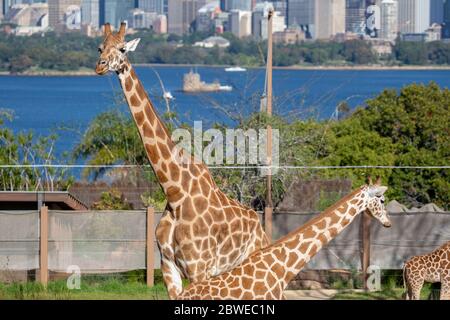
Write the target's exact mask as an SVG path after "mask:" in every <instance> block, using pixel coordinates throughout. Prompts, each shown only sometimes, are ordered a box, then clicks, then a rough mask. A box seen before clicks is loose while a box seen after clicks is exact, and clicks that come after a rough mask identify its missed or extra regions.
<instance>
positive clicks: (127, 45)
mask: <svg viewBox="0 0 450 320" xmlns="http://www.w3.org/2000/svg"><path fill="white" fill-rule="evenodd" d="M140 41H141V38H137V39H134V40H131V41H128V42H127V43H125V47H124V49H125V51H126V52H133V51H134V50H136V48H137V46H138V44H139V42H140Z"/></svg>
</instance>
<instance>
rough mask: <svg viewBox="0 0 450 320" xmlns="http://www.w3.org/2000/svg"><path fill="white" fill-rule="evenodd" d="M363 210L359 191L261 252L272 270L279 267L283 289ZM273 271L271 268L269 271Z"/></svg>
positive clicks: (362, 200)
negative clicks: (273, 265)
mask: <svg viewBox="0 0 450 320" xmlns="http://www.w3.org/2000/svg"><path fill="white" fill-rule="evenodd" d="M366 207H367V196H366V193H365V192H364V190H363V189H359V190H356V191H354V192H353V193H351V194H350V195H348V196H346V197H345V198H343V199H341V200H340V201H338V202H337V203H336V204H334V205H333V206H332V207H330V208H328V209H326V210H325V211H324V212H322V213H321V214H320V215H318V216H317V217H316V218H314V219H312V220H310V221H309V222H308V223H306V224H305V225H303V226H301V227H300V228H298V229H297V230H295V231H293V232H291V233H289V234H288V235H286V236H285V237H283V238H281V239H280V240H278V241H277V242H275V243H274V244H272V245H271V246H270V247H268V248H267V249H265V250H263V251H267V252H265V253H263V255H264V257H267V259H268V260H270V261H273V259H274V257H275V263H277V265H275V268H278V270H279V268H280V266H281V268H283V269H284V270H283V271H282V274H283V276H282V277H280V278H279V280H280V281H284V288H286V286H287V285H288V283H289V282H290V281H291V280H292V278H293V277H295V276H296V275H297V274H298V273H299V272H300V271H301V270H302V269H303V267H304V266H305V264H307V263H308V262H309V260H310V259H311V258H312V257H313V256H314V255H315V254H316V253H317V252H318V251H319V250H320V249H321V248H322V247H323V246H325V245H326V244H327V243H329V242H330V241H331V240H333V239H334V238H335V237H336V236H337V235H338V234H339V233H341V232H342V231H343V230H344V229H345V228H346V227H347V226H348V225H349V224H350V223H351V222H352V221H353V220H354V219H355V217H356V216H357V215H358V214H359V213H361V212H362V211H364V210H365V209H366ZM270 269H272V270H273V268H270Z"/></svg>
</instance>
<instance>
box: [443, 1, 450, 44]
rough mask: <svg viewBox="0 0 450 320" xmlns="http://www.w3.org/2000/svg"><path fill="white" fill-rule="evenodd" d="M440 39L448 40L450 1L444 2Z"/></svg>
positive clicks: (449, 35)
mask: <svg viewBox="0 0 450 320" xmlns="http://www.w3.org/2000/svg"><path fill="white" fill-rule="evenodd" d="M442 37H443V38H446V39H450V0H444V23H443V28H442Z"/></svg>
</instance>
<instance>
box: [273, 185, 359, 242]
mask: <svg viewBox="0 0 450 320" xmlns="http://www.w3.org/2000/svg"><path fill="white" fill-rule="evenodd" d="M365 187H366V186H362V187H360V188H358V189H356V190H353V191H352V192H351V193H349V194H348V195H346V196H345V197H343V198H342V199H340V200H339V201H338V202H336V203H335V204H333V205H332V206H330V207H328V208H327V209H325V210H324V211H323V212H321V213H320V214H319V215H317V216H316V217H314V218H312V219H311V220H309V221H308V222H307V223H305V224H304V225H302V226H301V227H299V228H297V229H295V230H293V231H291V232H289V233H288V234H287V235H285V236H283V237H281V238H280V239H278V240H277V241H275V242H274V243H272V244H271V245H270V246H269V247H271V246H276V245H278V244H280V243H281V242H283V241H285V240H286V239H288V238H289V237H291V236H292V235H293V234H296V233H299V232H300V231H301V230H304V229H307V228H308V227H310V226H311V225H313V224H316V223H317V222H318V221H320V220H322V219H323V218H325V216H327V215H328V214H329V213H331V212H333V211H334V210H336V209H338V208H339V207H340V206H341V205H342V204H343V203H345V202H347V201H348V200H350V199H351V198H353V197H354V196H355V195H356V194H357V193H358V192H360V191H361V190H363V189H364V188H365Z"/></svg>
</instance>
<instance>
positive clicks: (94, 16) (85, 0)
mask: <svg viewBox="0 0 450 320" xmlns="http://www.w3.org/2000/svg"><path fill="white" fill-rule="evenodd" d="M81 22H82V23H83V24H84V25H90V26H92V27H94V28H96V29H98V28H99V27H100V0H82V2H81Z"/></svg>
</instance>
